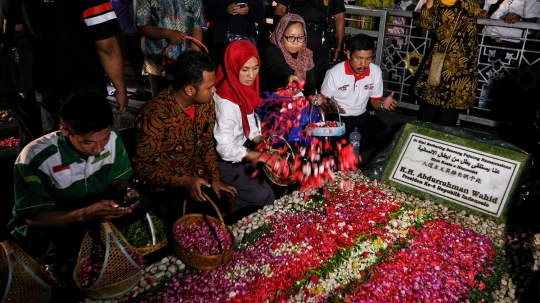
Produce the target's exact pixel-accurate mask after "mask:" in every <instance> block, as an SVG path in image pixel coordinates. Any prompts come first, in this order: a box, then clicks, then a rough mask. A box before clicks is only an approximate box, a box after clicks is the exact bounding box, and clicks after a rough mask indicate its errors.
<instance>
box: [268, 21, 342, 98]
mask: <svg viewBox="0 0 540 303" xmlns="http://www.w3.org/2000/svg"><path fill="white" fill-rule="evenodd" d="M330 35H334V33H324V31H323V30H318V31H310V30H308V31H307V47H308V48H309V49H310V50H311V51H313V63H314V64H315V67H314V68H313V70H314V71H315V87H316V88H317V91H318V92H320V90H321V85H322V82H323V80H324V75H325V74H326V70H328V66H329V65H330V55H332V57H333V54H330V49H332V43H333V41H334V37H333V36H330ZM323 37H324V41H323ZM263 63H264V62H263Z"/></svg>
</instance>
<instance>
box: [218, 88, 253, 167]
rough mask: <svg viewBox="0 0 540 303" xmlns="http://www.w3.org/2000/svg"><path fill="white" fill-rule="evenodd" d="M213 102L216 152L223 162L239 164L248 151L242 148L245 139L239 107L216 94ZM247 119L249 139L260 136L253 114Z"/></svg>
mask: <svg viewBox="0 0 540 303" xmlns="http://www.w3.org/2000/svg"><path fill="white" fill-rule="evenodd" d="M214 101H215V103H216V125H215V126H214V137H215V138H216V141H217V146H216V150H217V152H218V154H219V155H220V157H221V158H222V159H223V160H225V161H231V162H241V161H242V159H243V158H244V157H245V156H246V155H247V154H248V151H249V149H247V148H246V147H244V146H243V144H244V142H245V141H246V139H247V138H246V136H245V134H244V128H243V126H242V114H241V112H240V106H238V105H237V104H234V103H232V102H231V101H229V100H227V99H223V98H221V97H220V96H219V95H218V94H217V93H214ZM247 119H248V123H249V139H253V138H255V137H257V136H260V135H261V131H260V130H259V128H258V127H257V122H256V120H255V114H253V113H252V114H249V115H247Z"/></svg>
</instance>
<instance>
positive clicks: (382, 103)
mask: <svg viewBox="0 0 540 303" xmlns="http://www.w3.org/2000/svg"><path fill="white" fill-rule="evenodd" d="M381 109H382V110H386V108H384V100H381Z"/></svg>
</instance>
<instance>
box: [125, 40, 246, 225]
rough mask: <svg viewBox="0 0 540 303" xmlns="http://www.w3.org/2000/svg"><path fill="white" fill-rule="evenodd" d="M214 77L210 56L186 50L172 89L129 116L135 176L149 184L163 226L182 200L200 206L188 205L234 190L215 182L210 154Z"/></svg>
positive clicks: (176, 214) (213, 155) (179, 208)
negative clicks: (134, 145) (132, 124)
mask: <svg viewBox="0 0 540 303" xmlns="http://www.w3.org/2000/svg"><path fill="white" fill-rule="evenodd" d="M215 79H216V76H215V68H214V63H213V61H212V59H211V58H210V56H209V55H207V54H205V53H201V52H197V51H194V50H187V51H186V52H184V53H182V54H180V56H178V59H177V61H176V64H175V67H174V83H173V85H172V86H170V87H169V88H168V89H167V90H164V91H162V92H161V93H159V94H158V95H157V96H156V97H155V98H154V99H153V100H152V101H150V102H148V103H147V104H145V105H144V106H143V107H141V109H140V111H139V114H138V116H137V117H136V118H135V129H136V131H137V139H136V141H137V150H136V153H135V155H134V156H133V163H134V168H135V172H136V173H137V175H138V176H139V177H140V178H141V179H142V180H143V181H145V182H146V183H147V184H148V185H149V190H150V192H151V200H152V201H155V203H154V202H153V208H152V209H153V210H154V211H155V212H156V214H157V215H158V216H159V217H160V218H161V219H162V220H163V221H164V223H165V225H168V226H171V225H172V224H174V221H175V220H176V219H178V218H179V217H180V216H182V205H183V202H184V200H186V199H188V201H189V202H190V203H188V207H191V208H193V207H195V208H200V206H201V203H192V202H191V201H205V200H207V199H206V198H205V196H204V195H203V192H205V193H206V194H207V195H208V196H210V197H211V198H212V195H213V196H214V197H216V196H217V198H220V197H221V195H222V194H223V193H228V194H230V195H232V196H234V195H236V189H235V188H234V187H232V186H230V185H227V184H225V183H223V182H222V181H221V174H220V172H219V164H218V156H217V153H216V150H215V141H214V138H213V133H214V131H213V130H214V124H215V122H216V113H215V106H214V101H213V100H212V96H213V94H214V92H215V91H216V88H215V86H214V82H215ZM210 189H212V190H210ZM153 199H155V200H153ZM215 202H217V201H215ZM169 229H171V228H169Z"/></svg>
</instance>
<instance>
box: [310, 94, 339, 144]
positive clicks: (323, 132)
mask: <svg viewBox="0 0 540 303" xmlns="http://www.w3.org/2000/svg"><path fill="white" fill-rule="evenodd" d="M329 100H330V101H332V102H333V103H334V104H335V105H336V109H337V114H338V118H339V121H338V122H337V125H338V126H337V127H321V126H324V125H325V123H326V122H325V121H324V120H323V122H317V123H315V125H316V126H317V127H315V128H311V127H309V124H308V126H306V130H307V131H308V132H310V133H311V136H312V137H337V136H341V135H343V134H345V122H341V114H340V113H339V105H338V103H337V102H336V100H334V99H333V98H330V99H329ZM314 106H315V105H311V108H310V110H309V122H310V124H312V123H311V112H312V110H313V107H314Z"/></svg>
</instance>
